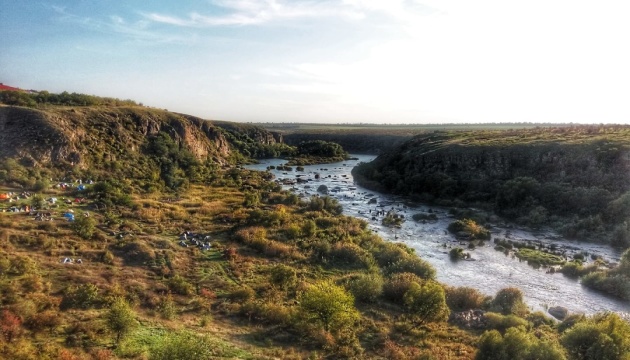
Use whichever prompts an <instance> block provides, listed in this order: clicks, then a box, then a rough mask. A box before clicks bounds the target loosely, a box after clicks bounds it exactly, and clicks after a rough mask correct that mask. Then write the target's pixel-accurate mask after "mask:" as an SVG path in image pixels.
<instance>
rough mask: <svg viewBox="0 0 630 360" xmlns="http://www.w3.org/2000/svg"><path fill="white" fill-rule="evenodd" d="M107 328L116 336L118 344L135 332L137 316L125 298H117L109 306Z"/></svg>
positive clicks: (106, 317)
mask: <svg viewBox="0 0 630 360" xmlns="http://www.w3.org/2000/svg"><path fill="white" fill-rule="evenodd" d="M105 319H106V321H107V327H109V329H110V330H111V331H112V332H113V333H114V334H116V343H117V344H118V343H119V342H120V339H122V337H123V336H125V335H126V334H128V333H129V332H130V331H131V330H133V328H134V326H135V325H136V319H135V314H134V311H133V309H132V308H131V306H129V303H127V301H126V300H125V299H123V298H120V297H118V298H116V299H114V301H113V302H112V304H111V305H110V306H109V311H108V312H107V315H106V316H105Z"/></svg>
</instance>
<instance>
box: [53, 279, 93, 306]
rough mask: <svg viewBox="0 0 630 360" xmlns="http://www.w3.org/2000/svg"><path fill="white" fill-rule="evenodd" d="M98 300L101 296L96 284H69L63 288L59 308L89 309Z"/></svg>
mask: <svg viewBox="0 0 630 360" xmlns="http://www.w3.org/2000/svg"><path fill="white" fill-rule="evenodd" d="M100 302H101V296H100V294H99V289H98V287H97V286H96V285H94V284H83V285H79V286H76V285H70V286H68V287H67V288H66V289H65V290H64V294H63V299H62V300H61V308H64V309H67V308H78V309H89V308H91V307H93V306H96V305H98V304H99V303H100Z"/></svg>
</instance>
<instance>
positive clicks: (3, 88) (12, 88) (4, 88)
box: [0, 83, 23, 91]
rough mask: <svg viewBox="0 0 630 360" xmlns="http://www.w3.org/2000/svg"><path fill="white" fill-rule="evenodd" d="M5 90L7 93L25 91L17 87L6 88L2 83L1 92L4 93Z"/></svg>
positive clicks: (0, 84) (0, 85)
mask: <svg viewBox="0 0 630 360" xmlns="http://www.w3.org/2000/svg"><path fill="white" fill-rule="evenodd" d="M4 90H7V91H23V90H22V89H20V88H16V87H13V86H6V85H4V84H3V83H0V91H4Z"/></svg>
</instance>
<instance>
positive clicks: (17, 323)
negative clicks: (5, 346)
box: [0, 310, 22, 342]
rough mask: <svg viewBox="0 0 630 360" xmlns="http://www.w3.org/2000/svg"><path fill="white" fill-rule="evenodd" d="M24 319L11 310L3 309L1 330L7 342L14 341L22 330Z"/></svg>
mask: <svg viewBox="0 0 630 360" xmlns="http://www.w3.org/2000/svg"><path fill="white" fill-rule="evenodd" d="M21 326H22V320H20V318H19V317H18V316H17V315H15V314H14V313H12V312H11V311H9V310H2V314H1V315H0V332H1V333H2V335H4V338H5V339H6V341H7V342H11V341H13V339H14V338H16V337H17V336H18V335H19V334H20V332H21V329H22V328H21Z"/></svg>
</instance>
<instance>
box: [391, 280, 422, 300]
mask: <svg viewBox="0 0 630 360" xmlns="http://www.w3.org/2000/svg"><path fill="white" fill-rule="evenodd" d="M421 282H422V279H421V278H420V277H418V275H416V274H412V273H397V274H393V275H392V276H391V277H390V278H389V279H387V280H386V281H385V284H384V285H383V295H384V297H385V298H386V299H388V300H391V301H394V302H398V303H403V301H404V300H403V297H404V296H405V293H406V292H407V291H408V290H409V289H410V288H411V286H412V284H418V283H421Z"/></svg>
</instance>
